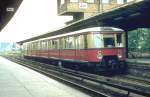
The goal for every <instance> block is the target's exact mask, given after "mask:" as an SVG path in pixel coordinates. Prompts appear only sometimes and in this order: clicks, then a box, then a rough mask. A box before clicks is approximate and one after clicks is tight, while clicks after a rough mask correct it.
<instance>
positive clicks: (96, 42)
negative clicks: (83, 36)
mask: <svg viewBox="0 0 150 97" xmlns="http://www.w3.org/2000/svg"><path fill="white" fill-rule="evenodd" d="M87 47H88V48H102V47H103V35H102V34H100V33H90V34H88V35H87Z"/></svg>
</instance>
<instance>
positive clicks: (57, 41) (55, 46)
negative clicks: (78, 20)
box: [52, 40, 59, 49]
mask: <svg viewBox="0 0 150 97" xmlns="http://www.w3.org/2000/svg"><path fill="white" fill-rule="evenodd" d="M52 48H53V49H59V40H52Z"/></svg>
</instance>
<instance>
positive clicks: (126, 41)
mask: <svg viewBox="0 0 150 97" xmlns="http://www.w3.org/2000/svg"><path fill="white" fill-rule="evenodd" d="M125 46H126V47H125V48H126V57H127V58H128V31H125Z"/></svg>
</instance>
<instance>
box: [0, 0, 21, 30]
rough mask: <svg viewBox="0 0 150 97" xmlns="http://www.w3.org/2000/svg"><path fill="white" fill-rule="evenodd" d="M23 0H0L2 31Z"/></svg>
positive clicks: (0, 28)
mask: <svg viewBox="0 0 150 97" xmlns="http://www.w3.org/2000/svg"><path fill="white" fill-rule="evenodd" d="M22 1H23V0H0V31H1V30H2V29H3V28H4V27H5V26H6V25H7V23H8V22H9V21H10V19H11V18H12V17H13V15H14V14H15V12H16V11H17V9H18V7H19V5H20V4H21V2H22Z"/></svg>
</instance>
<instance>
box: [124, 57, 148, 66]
mask: <svg viewBox="0 0 150 97" xmlns="http://www.w3.org/2000/svg"><path fill="white" fill-rule="evenodd" d="M127 62H130V63H139V64H149V65H150V59H148V58H135V59H127Z"/></svg>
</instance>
